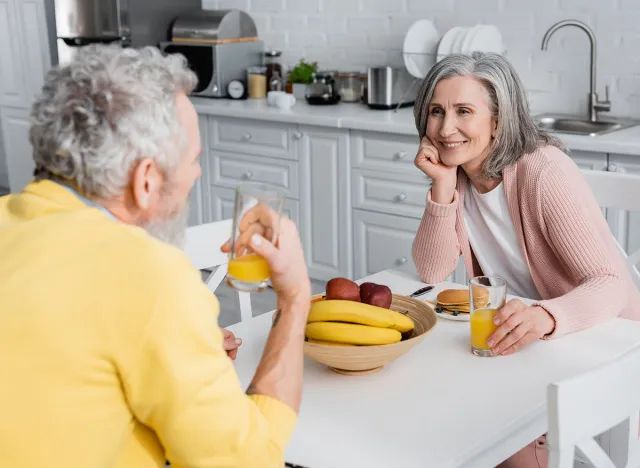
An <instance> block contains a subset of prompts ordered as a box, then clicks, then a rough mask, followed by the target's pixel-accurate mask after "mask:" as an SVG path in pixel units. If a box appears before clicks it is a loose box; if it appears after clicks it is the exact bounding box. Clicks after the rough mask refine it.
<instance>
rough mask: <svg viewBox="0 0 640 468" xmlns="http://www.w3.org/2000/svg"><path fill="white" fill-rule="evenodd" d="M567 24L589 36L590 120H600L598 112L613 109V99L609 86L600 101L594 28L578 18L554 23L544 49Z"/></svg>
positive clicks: (545, 36) (547, 34)
mask: <svg viewBox="0 0 640 468" xmlns="http://www.w3.org/2000/svg"><path fill="white" fill-rule="evenodd" d="M565 26H576V27H577V28H580V29H582V30H583V31H584V32H585V33H587V36H589V42H590V43H591V64H590V67H591V79H590V91H589V120H591V122H597V121H598V112H609V111H610V110H611V101H609V86H607V87H605V94H606V99H605V100H604V101H598V94H597V93H596V35H595V34H594V33H593V31H592V29H591V28H590V27H589V26H587V25H586V24H584V23H583V22H581V21H577V20H565V21H560V22H559V23H556V24H554V25H553V26H551V27H550V28H549V30H548V31H547V32H546V33H545V35H544V38H542V50H547V46H548V44H549V39H550V38H551V36H552V35H553V33H554V32H556V31H557V30H558V29H560V28H563V27H565Z"/></svg>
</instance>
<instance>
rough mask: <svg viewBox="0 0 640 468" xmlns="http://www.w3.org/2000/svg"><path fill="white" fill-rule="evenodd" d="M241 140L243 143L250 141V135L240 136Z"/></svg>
mask: <svg viewBox="0 0 640 468" xmlns="http://www.w3.org/2000/svg"><path fill="white" fill-rule="evenodd" d="M242 139H243V140H244V141H251V133H245V134H244V135H242Z"/></svg>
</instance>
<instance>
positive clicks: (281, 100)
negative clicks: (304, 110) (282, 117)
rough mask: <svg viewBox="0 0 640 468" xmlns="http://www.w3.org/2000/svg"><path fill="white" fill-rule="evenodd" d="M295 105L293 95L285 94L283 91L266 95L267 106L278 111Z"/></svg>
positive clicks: (270, 92)
mask: <svg viewBox="0 0 640 468" xmlns="http://www.w3.org/2000/svg"><path fill="white" fill-rule="evenodd" d="M295 103H296V98H295V96H294V95H293V94H287V93H285V92H284V91H269V93H268V94H267V104H268V105H270V106H272V107H277V108H279V109H290V108H291V107H292V106H293V105H294V104H295Z"/></svg>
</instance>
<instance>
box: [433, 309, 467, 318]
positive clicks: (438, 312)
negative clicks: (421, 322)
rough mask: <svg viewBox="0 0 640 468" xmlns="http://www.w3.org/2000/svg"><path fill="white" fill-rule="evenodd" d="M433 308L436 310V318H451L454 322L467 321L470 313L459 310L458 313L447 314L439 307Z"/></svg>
mask: <svg viewBox="0 0 640 468" xmlns="http://www.w3.org/2000/svg"><path fill="white" fill-rule="evenodd" d="M434 310H435V311H436V315H437V316H438V318H441V319H444V320H452V321H454V322H468V321H469V320H470V317H471V314H468V313H462V312H460V315H451V314H447V313H446V312H442V308H441V307H436V308H435V309H434Z"/></svg>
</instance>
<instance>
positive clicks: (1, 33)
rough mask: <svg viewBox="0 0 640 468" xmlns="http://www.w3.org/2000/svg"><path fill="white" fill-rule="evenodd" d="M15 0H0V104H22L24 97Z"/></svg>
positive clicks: (21, 57) (19, 36)
mask: <svg viewBox="0 0 640 468" xmlns="http://www.w3.org/2000/svg"><path fill="white" fill-rule="evenodd" d="M20 38H21V35H20V29H19V27H18V21H17V14H16V1H15V0H0V105H5V106H22V105H24V103H25V101H26V99H25V95H26V94H25V89H26V88H25V85H24V72H23V70H22V59H23V55H22V53H21V51H20Z"/></svg>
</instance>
